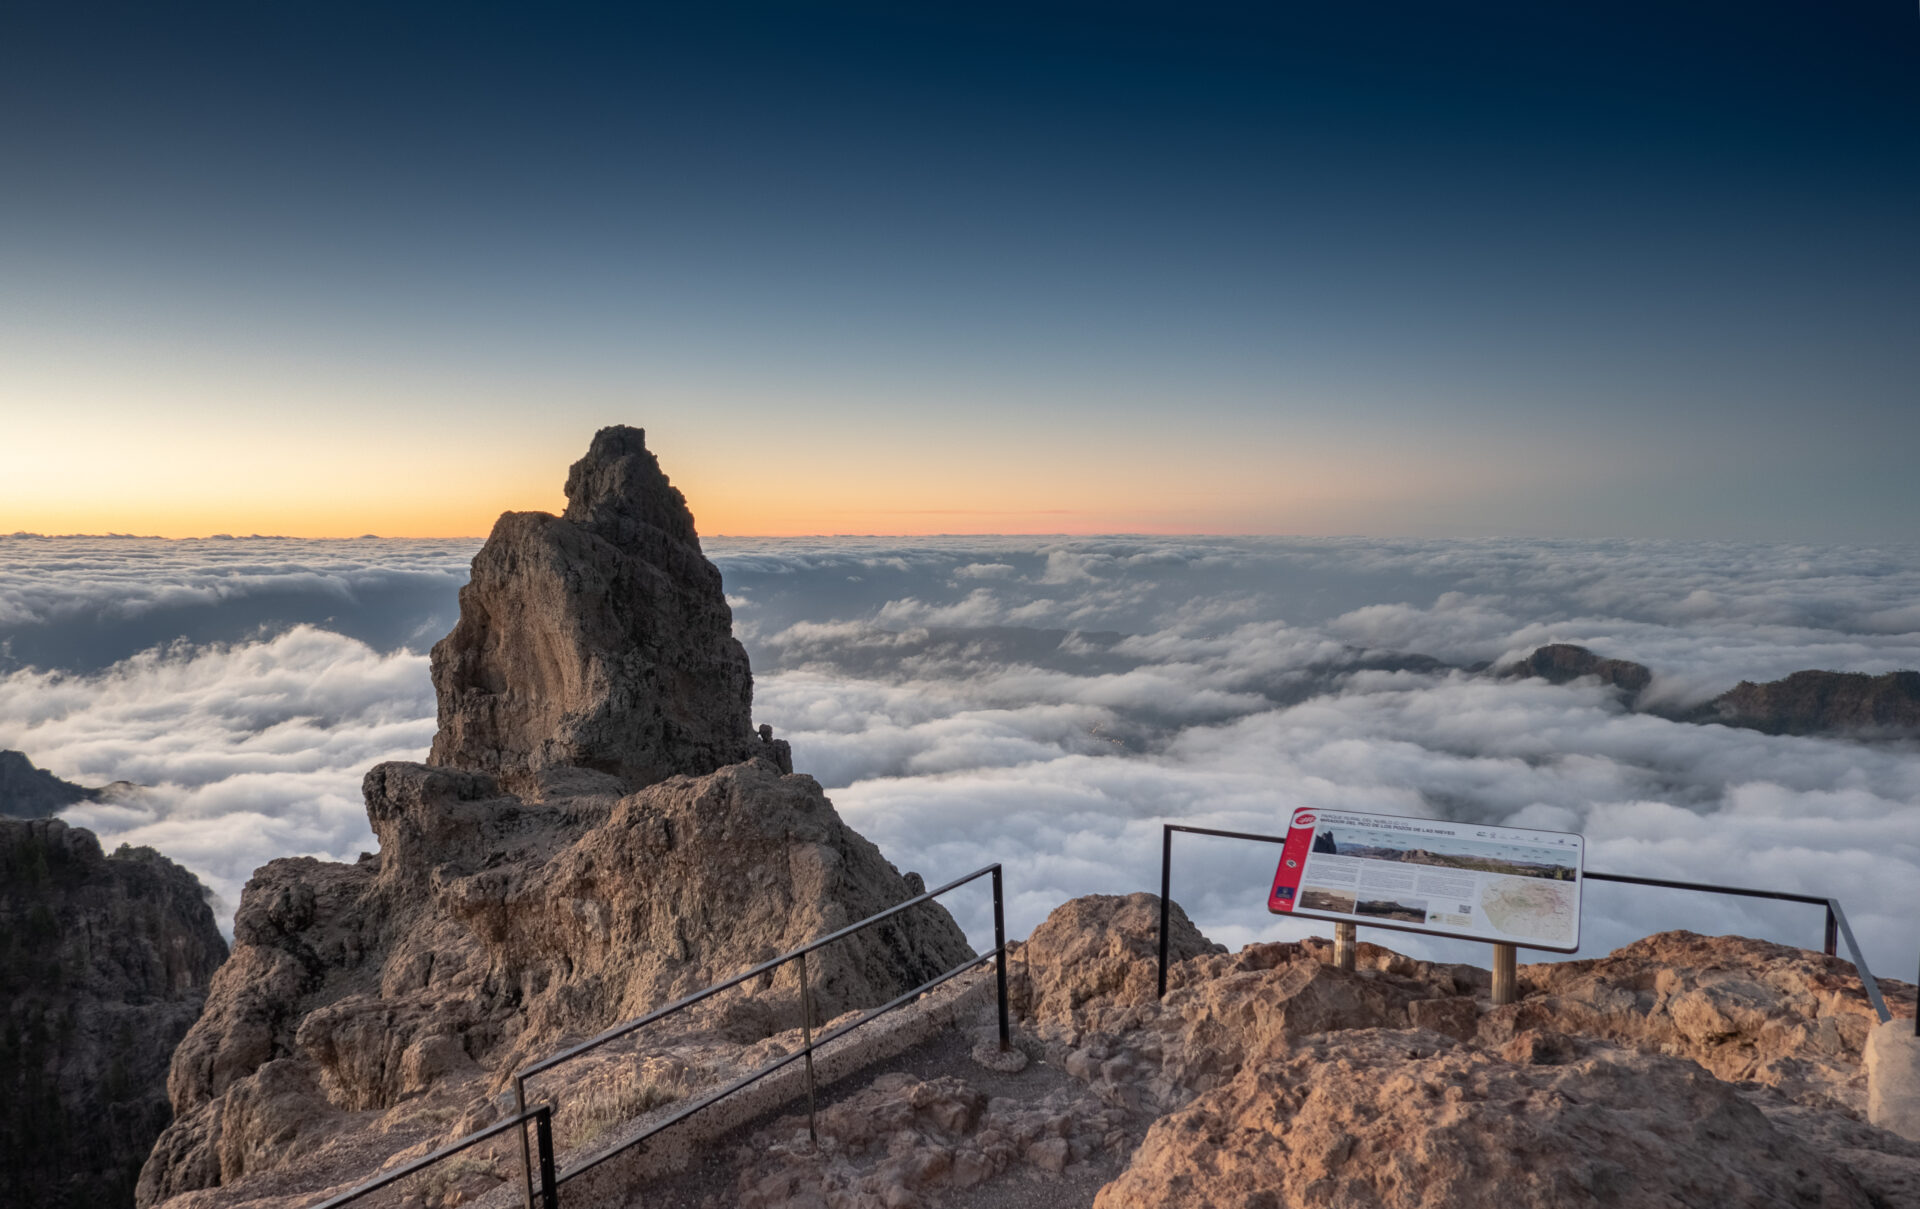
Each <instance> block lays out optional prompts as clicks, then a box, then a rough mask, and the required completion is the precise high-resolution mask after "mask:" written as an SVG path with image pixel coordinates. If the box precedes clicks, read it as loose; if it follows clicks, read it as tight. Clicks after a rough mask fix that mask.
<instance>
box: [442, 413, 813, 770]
mask: <svg viewBox="0 0 1920 1209" xmlns="http://www.w3.org/2000/svg"><path fill="white" fill-rule="evenodd" d="M566 491H567V508H566V511H565V513H564V514H563V515H561V516H553V515H551V514H549V513H545V512H509V513H506V514H504V515H503V516H501V518H500V520H499V521H498V523H496V524H495V525H494V527H493V533H492V535H491V536H489V537H488V538H487V542H486V545H484V546H482V547H481V549H480V552H479V553H478V554H476V555H475V556H474V559H473V576H472V579H471V581H470V582H469V583H468V584H467V586H466V587H464V588H462V589H461V590H460V620H459V622H458V623H457V624H456V625H455V626H454V628H453V632H452V633H450V634H448V635H447V636H446V637H445V638H444V639H442V640H441V641H440V642H439V643H438V644H436V645H435V646H434V648H433V684H434V691H435V693H436V695H437V697H438V699H439V716H440V729H439V733H438V734H436V735H435V736H434V740H433V752H432V754H431V755H430V756H429V757H428V763H430V764H436V765H444V766H448V767H455V768H464V769H471V770H474V771H479V772H486V773H489V774H492V775H494V776H495V777H497V778H499V779H500V781H501V782H502V784H504V785H506V786H507V787H508V788H510V789H529V788H531V787H532V786H533V785H534V784H535V782H536V781H537V778H538V776H539V774H540V773H541V772H542V771H543V770H546V769H549V768H553V767H556V766H560V767H566V766H578V767H583V768H590V769H595V770H597V771H600V772H605V773H610V774H612V775H614V776H616V777H618V778H620V780H621V781H622V782H623V783H624V784H625V785H626V786H627V787H628V788H631V789H637V788H640V787H641V786H644V785H651V784H653V783H654V782H656V781H661V780H664V779H666V778H667V777H670V776H673V775H674V774H676V773H691V774H695V775H698V774H701V773H709V772H712V771H713V770H715V769H717V768H720V767H722V766H724V765H727V764H735V763H739V762H740V761H742V760H749V759H753V758H754V757H756V756H765V757H767V758H769V759H772V760H773V761H774V762H775V763H776V764H778V765H780V766H781V767H783V768H784V769H786V770H787V771H791V770H792V764H791V758H790V757H789V755H788V754H787V748H786V745H785V743H784V742H773V741H771V740H768V739H763V738H762V737H761V736H760V735H758V734H756V733H755V731H754V729H753V724H752V717H751V712H752V706H753V676H752V673H751V672H750V671H749V669H748V667H747V653H746V651H745V650H744V649H743V648H742V647H741V646H740V643H739V642H738V641H737V640H736V639H735V638H734V636H733V613H732V610H730V609H729V608H728V606H727V601H726V595H725V593H724V592H722V590H721V586H720V572H719V570H718V569H717V568H715V567H714V565H713V564H712V563H710V562H708V561H707V559H706V557H705V556H704V555H703V554H702V553H701V552H700V538H699V535H698V534H697V533H696V532H695V531H694V525H693V514H692V512H690V511H689V510H688V508H687V502H686V499H685V498H684V497H683V496H682V495H681V494H680V492H679V491H678V490H677V489H675V488H674V486H673V485H672V484H671V483H669V482H668V481H667V476H666V475H665V474H663V473H662V472H661V470H660V465H659V462H658V461H657V460H656V459H655V458H654V456H653V454H651V453H649V452H648V451H647V447H646V434H645V433H644V432H642V431H641V430H640V429H637V428H627V427H624V426H619V427H613V428H604V429H601V430H600V432H598V433H597V434H595V436H594V438H593V445H592V448H591V449H589V450H588V452H587V455H586V456H585V457H584V458H581V459H580V460H579V461H578V462H575V463H574V464H573V468H572V470H571V471H570V472H569V473H568V475H567V484H566Z"/></svg>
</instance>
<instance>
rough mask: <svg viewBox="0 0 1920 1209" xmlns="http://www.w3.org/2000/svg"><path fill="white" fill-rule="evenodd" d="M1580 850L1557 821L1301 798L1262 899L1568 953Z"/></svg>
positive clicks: (1370, 922) (1326, 914) (1576, 922)
mask: <svg viewBox="0 0 1920 1209" xmlns="http://www.w3.org/2000/svg"><path fill="white" fill-rule="evenodd" d="M1585 852H1586V846H1585V844H1584V842H1583V841H1582V839H1581V837H1580V836H1577V835H1573V834H1571V833H1568V832H1563V831H1535V830H1533V829H1531V828H1527V827H1490V826H1487V825H1485V824H1482V823H1449V822H1446V821H1445V820H1442V819H1412V818H1401V817H1399V816H1397V815H1390V814H1360V813H1357V812H1354V811H1349V810H1314V809H1300V810H1296V811H1294V812H1293V820H1292V823H1291V825H1290V826H1289V827H1288V828H1287V842H1286V847H1284V848H1283V849H1281V853H1280V867H1279V869H1278V870H1276V871H1275V873H1274V878H1273V890H1272V891H1271V892H1270V893H1269V894H1268V896H1267V909H1268V910H1270V911H1272V912H1274V913H1275V914H1277V915H1301V916H1307V917H1310V918H1313V919H1332V920H1339V921H1341V922H1343V923H1356V924H1366V925H1367V926H1369V927H1376V928H1399V929H1401V930H1403V931H1407V932H1425V933H1428V934H1429V935H1435V936H1456V937H1459V938H1461V939H1463V940H1488V941H1493V942H1495V943H1496V944H1509V945H1518V946H1520V947H1522V948H1529V949H1551V950H1553V951H1555V952H1557V953H1571V952H1573V951H1574V950H1575V949H1578V948H1579V947H1580V876H1581V871H1582V868H1583V863H1582V862H1583V859H1584V856H1585Z"/></svg>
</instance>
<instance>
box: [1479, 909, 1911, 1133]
mask: <svg viewBox="0 0 1920 1209" xmlns="http://www.w3.org/2000/svg"><path fill="white" fill-rule="evenodd" d="M1520 979H1521V983H1522V986H1523V989H1524V990H1525V991H1526V994H1525V995H1524V996H1523V998H1522V999H1521V1000H1520V1002H1519V1003H1517V1004H1514V1005H1512V1006H1511V1007H1504V1008H1499V1009H1496V1010H1495V1017H1496V1018H1499V1019H1502V1020H1503V1023H1500V1024H1498V1025H1496V1026H1494V1027H1497V1028H1503V1029H1505V1030H1506V1034H1507V1035H1512V1034H1513V1033H1516V1032H1524V1031H1526V1030H1528V1029H1543V1028H1544V1029H1549V1030H1553V1031H1556V1032H1562V1033H1571V1034H1578V1035H1581V1036H1587V1037H1598V1038H1603V1039H1606V1040H1610V1041H1617V1042H1620V1043H1622V1044H1626V1045H1631V1046H1635V1047H1637V1048H1640V1049H1645V1050H1648V1051H1653V1052H1659V1053H1665V1054H1674V1055H1678V1056H1680V1057H1684V1058H1689V1059H1692V1060H1693V1061H1694V1062H1697V1063H1699V1064H1700V1065H1701V1066H1702V1067H1704V1068H1706V1069H1707V1070H1708V1071H1710V1072H1712V1073H1713V1074H1714V1075H1715V1076H1716V1077H1718V1078H1721V1079H1725V1080H1728V1081H1730V1082H1744V1083H1758V1084H1762V1085H1765V1086H1767V1087H1771V1088H1776V1089H1778V1090H1779V1091H1780V1093H1781V1094H1782V1095H1783V1096H1785V1097H1786V1098H1787V1099H1789V1100H1792V1101H1794V1102H1796V1103H1807V1104H1837V1105H1840V1106H1843V1107H1844V1108H1846V1109H1847V1110H1848V1111H1850V1112H1864V1111H1865V1109H1866V1103H1867V1099H1866V1097H1867V1087H1866V1080H1865V1078H1864V1076H1863V1074H1862V1066H1861V1063H1862V1053H1863V1051H1864V1048H1865V1046H1866V1042H1867V1037H1868V1035H1869V1034H1870V1033H1871V1032H1872V1031H1873V1028H1874V1026H1875V1025H1876V1024H1878V1023H1879V1017H1878V1015H1876V1014H1875V1012H1874V1010H1873V1007H1872V1005H1871V1004H1870V1003H1868V1001H1867V995H1866V990H1865V988H1864V987H1863V986H1862V985H1861V982H1860V978H1859V976H1858V975H1857V974H1855V973H1854V969H1853V965H1852V963H1850V962H1846V961H1843V960H1841V959H1840V958H1838V957H1827V956H1825V955H1824V954H1820V953H1813V952H1809V951H1807V950H1805V949H1795V948H1791V947H1789V946H1787V945H1779V944H1774V943H1772V942H1770V941H1764V940H1751V939H1749V938H1747V937H1743V936H1700V935H1697V934H1696V933H1692V932H1662V933H1660V934H1659V935H1657V936H1649V937H1647V938H1645V939H1644V940H1637V941H1635V942H1634V943H1632V944H1630V945H1627V946H1626V947H1624V948H1621V949H1616V950H1614V952H1612V953H1611V954H1609V955H1607V956H1606V957H1602V958H1598V959H1595V960H1592V961H1562V962H1542V963H1539V964H1536V965H1528V966H1523V967H1521V971H1520ZM1881 990H1882V993H1883V994H1885V995H1886V997H1887V1000H1888V1002H1889V1004H1890V1005H1891V1006H1892V1007H1893V1008H1894V1009H1895V1010H1898V1011H1901V1012H1903V1013H1905V1014H1906V1015H1909V1016H1911V1015H1912V1006H1911V1005H1912V989H1911V988H1910V987H1906V986H1905V984H1903V983H1899V982H1894V981H1891V980H1882V981H1881ZM1489 1023H1491V1022H1489Z"/></svg>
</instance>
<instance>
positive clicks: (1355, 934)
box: [1333, 921, 1360, 972]
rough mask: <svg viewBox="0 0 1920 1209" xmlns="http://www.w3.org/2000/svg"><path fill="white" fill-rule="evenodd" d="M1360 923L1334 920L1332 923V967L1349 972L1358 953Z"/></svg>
mask: <svg viewBox="0 0 1920 1209" xmlns="http://www.w3.org/2000/svg"><path fill="white" fill-rule="evenodd" d="M1359 948H1360V925H1359V924H1350V923H1345V922H1342V921H1336V922H1335V923H1334V925H1333V964H1334V968H1336V969H1341V970H1346V971H1348V972H1351V971H1352V970H1353V962H1354V958H1355V957H1357V956H1358V955H1359Z"/></svg>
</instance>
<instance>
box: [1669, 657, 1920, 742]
mask: <svg viewBox="0 0 1920 1209" xmlns="http://www.w3.org/2000/svg"><path fill="white" fill-rule="evenodd" d="M1697 720H1698V721H1702V722H1724V723H1726V724H1727V725H1729V726H1745V727H1751V728H1752V729H1754V730H1763V731H1766V732H1767V733H1768V734H1773V735H1816V734H1833V733H1842V734H1846V733H1851V734H1854V735H1858V736H1861V737H1864V738H1878V737H1896V736H1912V735H1920V672H1888V673H1887V674H1885V675H1884V676H1868V675H1865V674H1863V673H1860V672H1795V673H1793V674H1792V675H1791V676H1788V677H1787V678H1786V679H1784V680H1773V681H1769V682H1768V683H1765V684H1755V683H1753V682H1752V681H1750V680H1742V681H1741V682H1740V683H1739V684H1738V685H1736V686H1735V687H1734V688H1732V689H1730V690H1729V691H1727V692H1725V693H1722V694H1721V695H1720V696H1718V697H1716V698H1714V699H1713V700H1712V701H1711V702H1709V703H1708V704H1707V706H1706V707H1705V708H1703V709H1702V710H1701V711H1700V712H1699V715H1698V717H1697Z"/></svg>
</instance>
